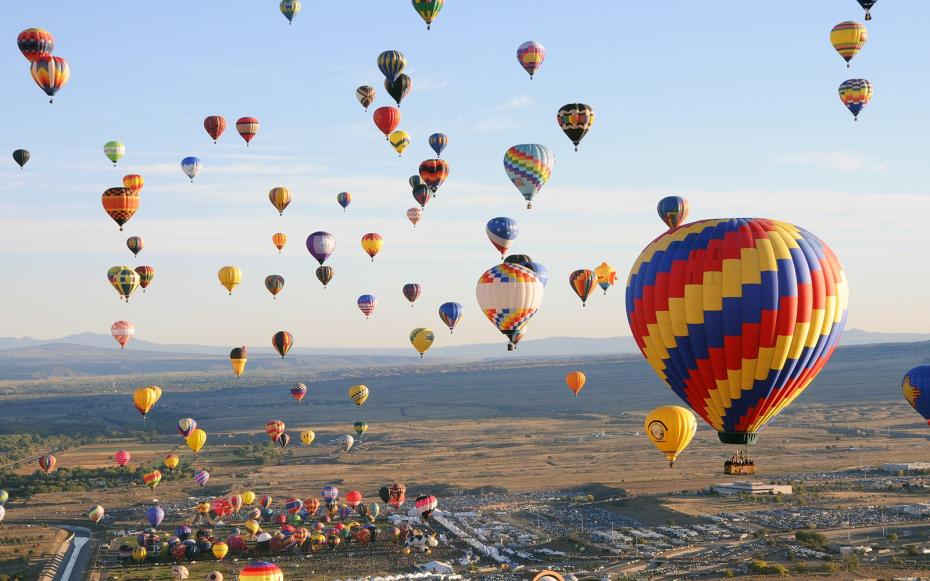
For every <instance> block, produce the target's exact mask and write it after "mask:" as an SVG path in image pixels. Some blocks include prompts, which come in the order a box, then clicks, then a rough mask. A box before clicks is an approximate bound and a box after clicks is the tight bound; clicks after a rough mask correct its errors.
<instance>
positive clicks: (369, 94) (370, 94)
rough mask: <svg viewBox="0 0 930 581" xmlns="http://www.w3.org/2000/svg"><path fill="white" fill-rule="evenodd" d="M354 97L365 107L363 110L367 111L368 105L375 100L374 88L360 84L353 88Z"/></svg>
mask: <svg viewBox="0 0 930 581" xmlns="http://www.w3.org/2000/svg"><path fill="white" fill-rule="evenodd" d="M355 98H356V99H358V102H359V103H361V104H362V107H364V108H365V111H368V106H369V105H371V104H372V103H374V102H375V88H374V87H371V86H368V85H362V86H361V87H359V88H357V89H355Z"/></svg>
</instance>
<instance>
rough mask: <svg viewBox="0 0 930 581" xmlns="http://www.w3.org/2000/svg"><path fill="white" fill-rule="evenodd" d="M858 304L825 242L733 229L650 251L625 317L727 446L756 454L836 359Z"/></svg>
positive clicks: (776, 230)
mask: <svg viewBox="0 0 930 581" xmlns="http://www.w3.org/2000/svg"><path fill="white" fill-rule="evenodd" d="M724 240H726V242H725V243H724ZM698 255H699V256H702V257H703V259H702V260H698V261H695V260H694V258H693V257H694V256H698ZM686 283H687V284H686ZM686 288H687V300H686V299H685V294H686V293H685V289H686ZM848 298H849V290H848V287H847V283H846V274H845V272H844V271H843V268H842V266H841V265H840V263H839V260H837V258H836V256H835V255H834V254H833V251H832V250H831V249H830V248H829V247H828V246H827V245H826V244H824V243H823V242H822V241H821V240H820V239H818V238H817V237H816V236H814V235H813V234H811V233H810V232H808V231H806V230H804V229H802V228H799V227H797V226H794V225H792V224H788V223H786V222H780V221H776V220H769V219H764V218H731V219H718V220H701V221H698V222H692V223H690V224H686V225H684V226H680V227H678V228H677V229H675V230H670V231H668V232H666V233H665V234H663V235H661V236H659V237H658V238H656V239H655V240H654V241H653V242H652V243H650V244H649V245H648V246H647V247H646V248H645V249H644V250H643V252H642V253H641V254H640V255H639V258H638V259H637V260H636V262H635V263H634V265H633V267H632V269H631V270H630V277H629V279H628V282H627V292H626V310H627V319H628V320H629V322H630V329H631V331H632V333H633V337H634V339H635V340H636V343H637V345H638V346H639V348H640V350H641V351H642V353H643V355H644V356H645V357H646V360H647V361H648V362H649V364H650V365H651V366H652V368H653V369H654V370H655V372H656V374H657V375H659V377H660V378H661V379H662V380H664V381H665V382H666V383H667V384H668V386H669V387H670V388H671V389H672V391H674V392H675V394H676V395H678V397H680V398H681V399H682V400H684V401H685V402H686V403H687V404H688V405H689V406H690V407H691V409H693V410H694V411H695V413H697V414H698V415H699V416H701V417H702V418H704V420H705V421H706V422H707V423H708V424H710V425H711V426H712V427H713V428H714V429H715V430H717V431H718V432H719V436H720V440H721V441H722V442H723V443H726V444H749V443H752V442H753V441H755V439H756V434H757V432H758V431H759V429H761V428H762V427H763V426H765V424H766V423H767V422H768V421H769V420H771V419H772V418H773V417H775V416H776V415H777V414H778V412H780V411H781V410H782V409H784V408H785V407H786V406H787V405H788V404H790V403H791V402H792V401H794V399H795V398H796V397H797V396H798V395H800V394H801V392H802V391H804V389H805V388H806V387H807V386H808V385H809V384H810V382H811V381H812V380H813V379H814V378H815V377H816V376H817V374H818V373H819V372H820V370H821V369H822V368H823V366H824V365H825V364H826V362H827V360H828V359H829V358H830V355H832V354H833V350H834V349H835V347H836V345H837V343H838V341H839V336H840V333H841V332H842V329H843V326H844V324H845V322H846V308H847V304H848Z"/></svg>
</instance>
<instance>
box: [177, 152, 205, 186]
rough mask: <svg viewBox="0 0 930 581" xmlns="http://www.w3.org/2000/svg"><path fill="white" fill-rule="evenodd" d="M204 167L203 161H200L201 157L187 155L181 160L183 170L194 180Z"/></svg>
mask: <svg viewBox="0 0 930 581" xmlns="http://www.w3.org/2000/svg"><path fill="white" fill-rule="evenodd" d="M202 167H203V163H202V162H201V161H200V158H199V157H193V156H190V157H185V158H184V159H182V160H181V171H183V172H184V174H185V175H186V176H187V177H189V178H190V179H191V181H192V182H193V181H194V178H195V177H197V174H199V173H200V169H201V168H202Z"/></svg>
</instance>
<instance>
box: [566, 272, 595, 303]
mask: <svg viewBox="0 0 930 581" xmlns="http://www.w3.org/2000/svg"><path fill="white" fill-rule="evenodd" d="M595 283H597V275H596V274H594V271H593V270H588V269H586V268H581V269H578V270H576V271H575V272H573V273H571V274H570V275H568V284H569V286H571V287H572V290H573V291H575V294H576V295H578V298H579V299H581V306H582V307H586V306H587V301H588V297H589V296H591V292H592V291H593V290H594V285H595Z"/></svg>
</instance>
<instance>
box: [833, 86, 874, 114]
mask: <svg viewBox="0 0 930 581" xmlns="http://www.w3.org/2000/svg"><path fill="white" fill-rule="evenodd" d="M839 94H840V101H842V102H843V105H846V108H847V109H849V112H850V113H852V115H853V120H854V121H858V120H859V112H860V111H862V109H863V108H864V107H865V106H866V105H868V104H869V101H871V100H872V83H870V82H868V81H867V80H865V79H849V80H847V81H843V82H842V83H841V84H840V89H839Z"/></svg>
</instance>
